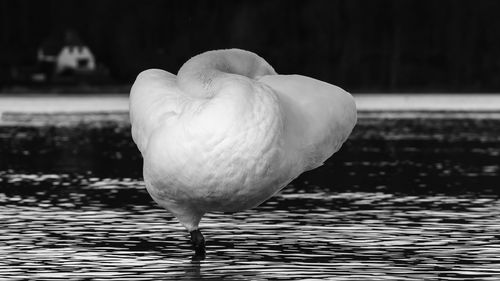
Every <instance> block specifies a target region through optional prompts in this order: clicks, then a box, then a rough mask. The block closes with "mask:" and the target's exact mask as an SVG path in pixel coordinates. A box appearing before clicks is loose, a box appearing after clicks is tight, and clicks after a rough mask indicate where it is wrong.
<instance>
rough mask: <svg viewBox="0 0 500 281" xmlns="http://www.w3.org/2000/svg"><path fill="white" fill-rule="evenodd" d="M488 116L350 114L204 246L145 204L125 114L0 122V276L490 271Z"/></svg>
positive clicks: (344, 276) (482, 276)
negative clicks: (73, 122) (326, 142)
mask: <svg viewBox="0 0 500 281" xmlns="http://www.w3.org/2000/svg"><path fill="white" fill-rule="evenodd" d="M499 125H500V120H476V119H460V120H446V119H443V120H433V121H432V122H429V120H426V119H404V120H403V119H378V118H366V119H361V120H360V124H359V125H358V126H357V127H356V129H355V132H354V133H353V135H352V136H351V138H350V140H349V141H348V142H347V143H346V145H345V146H344V147H343V148H342V151H341V152H340V153H339V154H338V155H336V157H334V158H333V159H330V160H329V161H328V162H327V163H326V164H325V165H324V166H323V167H321V168H319V169H317V170H315V171H311V172H308V173H306V174H304V175H303V176H301V177H299V178H298V179H296V180H295V181H294V182H293V183H292V184H291V185H290V186H288V187H287V188H285V189H284V190H283V191H282V192H281V193H280V194H278V195H277V196H275V197H274V198H272V199H271V200H269V201H267V202H266V203H264V204H263V205H261V206H260V207H258V208H257V209H253V210H248V211H245V212H240V213H236V214H232V215H230V214H220V213H216V214H208V215H207V216H206V217H205V218H204V220H203V221H202V223H201V227H202V228H203V231H204V234H205V236H206V238H207V256H206V258H205V259H197V258H193V256H192V250H191V249H190V245H189V237H188V234H187V233H186V231H185V230H184V229H183V228H182V226H181V225H180V224H179V223H178V222H177V221H176V220H175V219H174V218H173V217H172V216H171V215H170V214H169V213H167V212H166V211H164V210H163V209H161V208H160V207H157V206H156V204H154V203H153V202H152V200H151V198H150V197H149V195H148V194H147V192H146V190H145V189H144V186H143V183H142V181H141V178H140V177H141V175H140V173H141V167H140V166H141V160H140V156H139V155H138V152H137V151H136V150H135V148H134V146H133V144H132V143H131V142H130V135H129V131H128V129H129V128H128V126H127V125H123V124H122V123H120V122H118V123H117V124H115V123H112V124H104V125H103V124H100V125H99V126H94V125H82V126H77V127H46V126H45V127H43V126H42V127H18V128H14V127H1V128H0V159H1V160H2V161H0V254H1V257H2V259H0V279H2V280H3V279H8V280H25V279H39V280H45V279H46V280H53V279H59V280H71V279H74V280H81V279H94V280H103V279H111V280H151V279H153V280H304V279H308V278H309V280H360V279H362V280H378V279H395V280H428V279H439V280H462V279H467V280H499V279H500V234H499V233H500V200H499V199H500V198H499V194H500V193H499V190H498V182H499V163H498V156H499V155H500V148H499V147H498V145H497V144H498V143H499V140H500V126H499Z"/></svg>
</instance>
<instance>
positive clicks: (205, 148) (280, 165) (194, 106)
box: [130, 49, 356, 232]
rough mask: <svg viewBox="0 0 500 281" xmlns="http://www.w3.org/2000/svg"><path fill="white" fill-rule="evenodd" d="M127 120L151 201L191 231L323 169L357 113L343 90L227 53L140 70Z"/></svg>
mask: <svg viewBox="0 0 500 281" xmlns="http://www.w3.org/2000/svg"><path fill="white" fill-rule="evenodd" d="M130 119H131V123H132V137H133V140H134V142H135V143H136V144H137V147H138V148H139V150H140V151H141V153H142V156H143V158H144V167H143V173H144V181H145V184H146V188H147V190H148V192H149V194H150V195H151V197H152V198H153V199H154V200H155V201H156V202H157V203H158V204H159V205H160V206H162V207H164V208H165V209H167V210H168V211H170V212H171V213H172V214H173V215H175V216H176V217H177V218H178V219H179V221H180V222H181V224H183V225H184V227H186V229H187V230H188V231H190V232H193V231H195V230H197V229H198V224H199V222H200V219H201V218H202V216H203V214H205V213H207V212H217V211H220V212H236V211H240V210H245V209H248V208H252V207H255V206H258V205H259V204H261V203H262V202H264V201H265V200H267V199H268V198H270V197H271V196H272V195H273V194H275V193H276V192H278V191H279V190H280V189H282V188H283V187H285V186H286V185H287V184H288V183H289V182H290V181H292V180H293V179H294V178H296V177H298V176H299V175H300V174H301V173H303V172H304V171H307V170H311V169H314V168H316V167H318V166H321V165H322V164H323V162H324V161H325V160H327V159H328V158H329V157H330V156H331V155H332V154H333V153H335V152H336V151H337V150H338V149H339V148H340V146H341V145H342V143H343V142H344V141H345V140H346V139H347V137H348V136H349V134H350V133H351V131H352V129H353V127H354V125H355V123H356V106H355V103H354V100H353V98H352V96H351V95H350V94H349V93H347V92H346V91H344V90H342V89H341V88H339V87H336V86H334V85H331V84H328V83H325V82H322V81H319V80H315V79H313V78H309V77H305V76H300V75H278V74H277V73H276V72H275V71H274V69H273V68H272V67H271V66H270V65H269V64H268V63H267V62H266V61H265V60H264V59H262V58H261V57H259V56H257V55H256V54H254V53H251V52H248V51H244V50H239V49H230V50H217V51H209V52H206V53H203V54H200V55H198V56H195V57H193V58H191V59H190V60H188V61H187V62H186V63H185V64H184V65H183V66H182V67H181V69H180V70H179V72H178V74H177V75H174V74H171V73H169V72H166V71H163V70H158V69H150V70H146V71H143V72H141V73H140V74H139V75H138V77H137V79H136V81H135V83H134V85H133V86H132V89H131V93H130Z"/></svg>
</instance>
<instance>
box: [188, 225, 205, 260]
mask: <svg viewBox="0 0 500 281" xmlns="http://www.w3.org/2000/svg"><path fill="white" fill-rule="evenodd" d="M189 233H190V234H191V245H192V246H193V249H194V252H195V255H196V256H205V238H204V237H203V234H201V231H200V230H199V229H195V230H193V231H191V232H189Z"/></svg>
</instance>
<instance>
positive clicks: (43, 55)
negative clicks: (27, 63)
mask: <svg viewBox="0 0 500 281" xmlns="http://www.w3.org/2000/svg"><path fill="white" fill-rule="evenodd" d="M38 61H39V62H42V63H50V64H53V66H54V73H55V74H62V73H65V72H91V71H94V70H95V69H96V60H95V57H94V55H93V54H92V52H91V51H90V49H89V47H88V46H87V45H85V44H84V43H83V42H82V41H81V40H80V38H79V36H78V35H77V34H76V33H75V32H73V31H66V33H65V34H64V37H63V38H50V39H48V40H47V41H46V42H45V43H44V44H43V45H42V46H41V47H40V48H39V49H38Z"/></svg>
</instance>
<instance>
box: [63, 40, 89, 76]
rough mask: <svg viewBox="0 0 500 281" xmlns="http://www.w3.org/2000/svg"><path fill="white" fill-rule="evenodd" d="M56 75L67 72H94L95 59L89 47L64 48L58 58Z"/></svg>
mask: <svg viewBox="0 0 500 281" xmlns="http://www.w3.org/2000/svg"><path fill="white" fill-rule="evenodd" d="M55 62H56V73H61V72H63V71H65V70H68V69H70V70H82V71H92V70H94V69H95V58H94V55H93V54H92V52H91V51H90V49H89V48H88V47H87V46H84V45H82V46H64V47H63V48H62V49H61V51H60V52H59V54H58V55H57V58H56V61H55Z"/></svg>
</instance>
